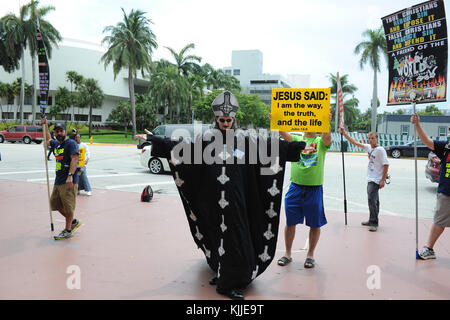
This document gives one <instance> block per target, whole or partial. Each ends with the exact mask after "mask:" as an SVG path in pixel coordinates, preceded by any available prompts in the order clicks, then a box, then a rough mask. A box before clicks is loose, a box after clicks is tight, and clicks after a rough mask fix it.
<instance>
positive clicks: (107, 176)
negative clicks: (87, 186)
mask: <svg viewBox="0 0 450 320" xmlns="http://www.w3.org/2000/svg"><path fill="white" fill-rule="evenodd" d="M144 174H145V173H119V174H99V175H93V176H88V179H92V178H111V177H125V176H138V175H144ZM49 178H50V179H53V178H55V176H51V177H49ZM45 180H47V178H39V179H27V182H35V181H45Z"/></svg>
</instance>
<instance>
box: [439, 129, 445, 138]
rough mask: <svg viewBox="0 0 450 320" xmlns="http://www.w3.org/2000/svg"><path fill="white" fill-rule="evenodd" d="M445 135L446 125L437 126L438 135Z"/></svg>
mask: <svg viewBox="0 0 450 320" xmlns="http://www.w3.org/2000/svg"><path fill="white" fill-rule="evenodd" d="M446 136H447V127H438V137H446Z"/></svg>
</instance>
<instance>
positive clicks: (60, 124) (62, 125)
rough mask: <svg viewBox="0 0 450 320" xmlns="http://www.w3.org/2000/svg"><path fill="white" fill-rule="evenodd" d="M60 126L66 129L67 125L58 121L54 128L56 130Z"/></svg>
mask: <svg viewBox="0 0 450 320" xmlns="http://www.w3.org/2000/svg"><path fill="white" fill-rule="evenodd" d="M58 128H61V129H63V130H66V125H65V124H64V123H60V122H58V123H56V124H55V127H54V128H53V130H56V129H58Z"/></svg>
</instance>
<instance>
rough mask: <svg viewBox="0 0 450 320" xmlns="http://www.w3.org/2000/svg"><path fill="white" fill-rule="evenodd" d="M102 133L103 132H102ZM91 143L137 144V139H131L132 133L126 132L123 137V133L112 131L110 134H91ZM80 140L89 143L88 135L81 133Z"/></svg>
mask: <svg viewBox="0 0 450 320" xmlns="http://www.w3.org/2000/svg"><path fill="white" fill-rule="evenodd" d="M102 133H103V132H102ZM92 137H93V141H92V142H93V143H111V144H134V145H137V144H138V143H139V140H133V139H131V137H132V134H130V133H129V134H128V137H127V138H125V134H124V133H112V134H94V133H93V134H92ZM81 141H82V142H84V143H89V142H90V141H89V135H88V134H85V135H83V134H82V135H81Z"/></svg>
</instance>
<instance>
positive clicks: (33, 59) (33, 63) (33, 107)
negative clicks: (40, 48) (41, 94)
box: [31, 55, 37, 124]
mask: <svg viewBox="0 0 450 320" xmlns="http://www.w3.org/2000/svg"><path fill="white" fill-rule="evenodd" d="M31 70H32V75H33V97H32V99H33V101H32V102H31V115H32V116H33V117H32V118H31V119H32V120H31V121H32V122H31V124H35V123H36V121H35V120H36V119H35V117H36V100H37V95H36V56H34V55H33V56H31Z"/></svg>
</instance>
